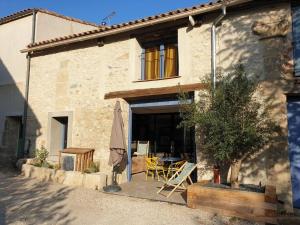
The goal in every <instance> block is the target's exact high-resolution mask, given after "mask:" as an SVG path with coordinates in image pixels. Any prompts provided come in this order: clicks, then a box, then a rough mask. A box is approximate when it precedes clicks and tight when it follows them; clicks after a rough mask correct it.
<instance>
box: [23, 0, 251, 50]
mask: <svg viewBox="0 0 300 225" xmlns="http://www.w3.org/2000/svg"><path fill="white" fill-rule="evenodd" d="M252 1H254V0H227V1H226V5H227V7H232V6H235V5H240V4H243V3H248V2H252ZM200 6H201V7H192V8H189V9H188V8H185V9H183V10H176V11H171V12H169V13H164V14H160V15H163V16H159V15H157V16H152V17H147V18H144V19H141V20H135V21H130V22H127V23H122V24H117V25H113V26H110V27H103V28H100V27H99V29H96V30H91V31H86V32H82V33H77V34H74V35H69V36H64V37H58V38H54V39H50V40H46V41H42V42H38V43H34V44H32V45H29V46H28V48H26V49H22V50H21V51H20V52H21V53H26V52H34V51H40V50H45V49H50V48H55V47H58V46H63V45H68V44H73V43H76V42H82V41H87V40H92V39H97V38H101V37H105V36H109V35H115V34H119V33H122V32H127V31H131V30H135V29H139V28H143V27H147V26H153V25H156V24H161V23H165V22H169V21H172V20H178V19H182V18H185V17H188V16H190V15H191V16H192V15H197V14H203V13H207V12H213V11H216V10H218V9H220V8H221V7H222V1H217V2H215V3H212V2H211V3H207V4H205V5H204V4H202V5H200Z"/></svg>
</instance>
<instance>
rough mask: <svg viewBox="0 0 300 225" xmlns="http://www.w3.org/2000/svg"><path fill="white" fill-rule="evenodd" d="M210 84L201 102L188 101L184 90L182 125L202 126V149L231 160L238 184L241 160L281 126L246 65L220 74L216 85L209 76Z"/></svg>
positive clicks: (232, 179) (223, 160)
mask: <svg viewBox="0 0 300 225" xmlns="http://www.w3.org/2000/svg"><path fill="white" fill-rule="evenodd" d="M206 85H207V87H208V88H207V90H206V91H204V93H202V94H203V96H200V100H199V101H198V102H195V103H192V104H186V102H185V100H186V96H185V94H181V97H180V99H181V101H183V103H184V104H182V112H181V116H182V117H183V122H182V125H185V126H194V127H196V128H198V131H199V132H198V133H199V136H200V139H201V140H202V143H201V144H202V147H203V148H202V151H203V152H204V153H206V156H207V157H208V158H212V160H213V163H214V164H230V165H231V177H230V182H231V185H232V187H238V186H239V182H238V174H239V171H240V167H241V163H242V162H243V161H244V160H245V159H247V158H249V157H250V156H251V155H252V154H254V153H256V152H257V151H259V150H260V149H261V148H262V147H263V146H264V145H265V144H267V143H268V142H269V141H270V140H271V138H272V136H273V135H274V134H275V133H276V132H275V131H276V130H277V128H278V126H277V125H276V124H275V123H274V122H273V121H271V120H270V119H269V114H268V107H267V105H266V104H263V103H262V102H261V101H259V100H258V99H257V98H256V97H255V93H256V91H257V90H258V82H255V81H253V80H251V79H249V78H248V77H247V74H246V73H245V71H244V68H243V66H242V65H238V66H237V67H236V68H235V70H234V71H233V72H232V73H230V74H227V75H226V76H220V78H219V79H218V82H217V85H216V88H215V89H213V88H212V85H211V84H210V81H209V80H208V81H206ZM277 131H278V130H277Z"/></svg>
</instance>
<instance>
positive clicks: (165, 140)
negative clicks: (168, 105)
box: [132, 112, 194, 161]
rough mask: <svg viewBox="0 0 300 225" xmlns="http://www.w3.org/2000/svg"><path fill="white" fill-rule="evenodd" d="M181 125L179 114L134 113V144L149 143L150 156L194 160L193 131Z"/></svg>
mask: <svg viewBox="0 0 300 225" xmlns="http://www.w3.org/2000/svg"><path fill="white" fill-rule="evenodd" d="M180 123H181V117H180V115H179V113H178V112H169V113H156V114H155V113H150V114H138V113H133V115H132V143H136V142H137V141H149V152H148V154H149V155H153V156H160V157H166V156H171V155H172V156H173V157H181V158H190V159H192V158H193V157H194V155H193V142H194V135H193V130H192V129H186V128H184V127H179V125H180ZM135 150H136V149H133V151H132V152H134V151H135ZM193 161H194V160H193Z"/></svg>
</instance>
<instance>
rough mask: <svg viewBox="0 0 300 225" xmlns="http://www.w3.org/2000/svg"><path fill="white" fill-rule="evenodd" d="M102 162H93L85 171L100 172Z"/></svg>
mask: <svg viewBox="0 0 300 225" xmlns="http://www.w3.org/2000/svg"><path fill="white" fill-rule="evenodd" d="M99 167H100V163H96V162H92V163H91V165H90V167H89V168H87V169H86V170H85V171H84V172H85V173H97V172H99Z"/></svg>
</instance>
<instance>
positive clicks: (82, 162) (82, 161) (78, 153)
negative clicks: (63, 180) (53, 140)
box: [58, 148, 95, 172]
mask: <svg viewBox="0 0 300 225" xmlns="http://www.w3.org/2000/svg"><path fill="white" fill-rule="evenodd" d="M94 151H95V149H92V148H65V149H63V150H62V151H59V158H58V165H59V168H60V167H61V155H62V154H63V153H66V154H74V155H75V165H74V170H75V171H81V172H84V170H86V169H87V168H89V166H90V165H91V163H92V162H93V157H94Z"/></svg>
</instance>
